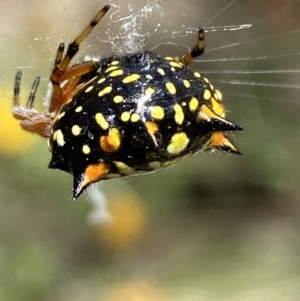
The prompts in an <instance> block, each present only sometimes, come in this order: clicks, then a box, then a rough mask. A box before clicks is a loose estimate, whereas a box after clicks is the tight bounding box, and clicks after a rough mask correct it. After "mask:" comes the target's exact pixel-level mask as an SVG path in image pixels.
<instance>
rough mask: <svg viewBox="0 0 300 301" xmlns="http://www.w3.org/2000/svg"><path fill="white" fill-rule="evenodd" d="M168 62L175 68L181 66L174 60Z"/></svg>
mask: <svg viewBox="0 0 300 301" xmlns="http://www.w3.org/2000/svg"><path fill="white" fill-rule="evenodd" d="M169 64H170V65H171V66H172V67H175V68H182V65H180V64H179V63H177V62H174V61H172V62H170V63H169Z"/></svg>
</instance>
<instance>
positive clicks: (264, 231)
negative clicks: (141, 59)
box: [0, 0, 300, 301]
mask: <svg viewBox="0 0 300 301" xmlns="http://www.w3.org/2000/svg"><path fill="white" fill-rule="evenodd" d="M108 2H110V1H108ZM112 3H113V4H114V5H113V7H112V9H111V11H110V12H109V16H111V17H109V16H108V17H105V19H104V20H103V21H102V22H101V24H100V25H99V26H98V27H97V28H96V29H95V30H94V32H93V33H92V34H91V36H90V37H89V38H88V39H87V41H85V43H84V45H83V47H82V50H81V52H80V55H84V54H86V53H89V54H95V53H100V54H101V55H104V56H106V55H109V54H110V53H111V52H112V51H116V50H117V49H118V46H119V45H122V43H127V42H128V36H127V35H126V33H127V34H128V33H132V32H135V33H136V37H137V39H136V40H135V44H134V45H138V43H140V45H139V47H140V48H141V47H142V49H152V50H153V51H156V52H157V53H160V54H162V55H181V54H182V53H185V52H186V51H187V49H188V47H192V46H193V45H194V43H195V33H193V32H189V31H193V30H192V29H195V28H196V27H198V26H202V25H203V26H205V27H206V28H207V29H208V33H207V35H206V36H207V49H206V53H205V55H203V57H200V58H199V59H198V60H197V62H195V63H194V64H193V65H192V68H194V69H197V70H199V71H200V72H201V73H206V74H207V76H208V77H209V78H210V79H211V80H212V82H213V83H214V85H215V86H217V87H219V88H220V90H221V91H222V92H223V96H224V101H225V103H226V107H227V108H228V110H229V113H228V116H229V119H230V120H233V121H235V122H237V123H239V124H240V125H241V126H243V127H244V129H245V131H244V132H242V133H238V134H236V135H235V136H234V138H233V139H234V141H235V143H236V145H237V146H238V147H239V149H240V150H241V152H242V153H243V156H234V155H228V154H224V153H221V152H216V153H203V154H201V153H200V154H198V155H195V156H194V157H192V158H190V159H187V160H184V161H182V162H181V163H179V164H177V165H176V166H173V167H170V168H169V169H165V170H163V171H161V172H157V173H155V174H152V175H148V176H140V177H133V178H125V179H121V180H111V181H106V182H103V183H100V184H99V185H98V189H101V191H102V192H104V193H105V198H106V201H107V206H108V212H106V213H105V212H103V210H102V211H101V208H100V205H101V200H100V199H99V200H98V201H97V200H93V199H91V197H89V196H88V194H84V195H83V196H82V197H80V199H79V200H78V201H77V202H75V203H73V202H72V201H71V186H72V179H71V176H70V175H68V174H65V173H63V172H60V171H52V170H48V169H47V164H48V161H49V158H50V153H49V152H48V150H47V147H46V141H44V140H43V139H42V138H39V137H35V136H33V135H30V134H27V133H23V132H22V131H21V130H20V129H19V126H18V124H17V122H15V121H14V120H13V119H12V118H11V116H10V113H9V110H10V106H11V98H12V88H13V78H14V75H15V72H16V70H17V69H22V70H23V86H22V97H23V101H26V98H27V95H28V91H29V88H30V86H31V83H32V80H33V79H34V77H35V76H37V75H41V76H42V79H43V80H42V84H41V87H40V89H39V91H38V95H37V101H36V102H37V107H39V109H40V110H44V109H45V108H43V107H42V102H43V101H42V99H43V97H44V95H45V91H46V89H47V83H48V77H49V72H50V70H51V68H52V63H53V62H52V60H53V57H54V53H55V51H56V47H57V45H58V44H59V43H60V42H61V41H71V39H72V38H74V37H75V36H76V34H77V33H78V32H79V30H81V29H82V28H83V27H84V26H85V25H86V24H87V22H88V21H89V20H90V19H91V17H92V16H93V14H94V13H95V11H97V10H98V9H99V8H100V7H101V6H103V5H104V4H106V2H103V1H81V0H78V1H71V0H60V1H58V0H54V1H33V0H19V1H15V0H7V1H1V2H0V16H1V18H0V20H1V21H0V42H1V50H0V51H1V55H0V68H1V69H0V91H1V93H0V98H1V111H0V120H1V124H0V217H1V218H0V300H5V301H15V300H19V301H25V300H31V301H32V300H39V301H48V300H57V301H60V300H72V301H82V300H105V301H106V300H107V301H115V300H124V301H127V300H128V301H154V300H166V301H202V300H203V301H213V300H227V301H235V300H243V301H244V300H246V301H247V300H249V301H250V300H251V301H253V300H284V301H292V300H295V301H297V300H300V200H299V195H300V190H299V179H300V178H299V170H300V160H299V159H298V158H299V155H298V151H299V147H300V142H299V135H300V120H299V118H298V117H299V112H300V108H299V105H300V100H299V88H300V84H299V83H300V78H299V70H300V59H299V54H300V43H299V41H300V19H299V15H300V1H271V0H261V1H250V0H236V1H227V0H226V1H225V0H224V1H217V0H186V1H182V2H176V6H175V5H174V2H173V1H171V0H164V1H162V2H160V1H156V0H149V1H146V0H143V1H137V0H132V1H126V2H123V1H121V0H116V1H114V2H112ZM145 6H146V7H145ZM158 24H160V25H159V26H158ZM240 24H252V27H251V28H249V29H244V30H239V31H224V30H223V31H216V32H214V31H212V28H210V27H216V26H223V28H224V27H225V26H230V25H240ZM108 28H109V31H108ZM120 28H122V29H123V30H125V29H126V30H127V31H126V30H125V33H124V32H122V30H120ZM113 37H116V38H113ZM124 37H125V38H124ZM126 45H127V44H126ZM141 45H142V46H141ZM131 46H132V45H131ZM124 49H125V46H124ZM80 55H79V56H78V57H80ZM90 192H91V194H93V193H94V195H95V194H97V190H96V188H91V189H90ZM99 204H100V205H99ZM101 213H102V217H101ZM92 217H93V218H92ZM97 217H98V218H97Z"/></svg>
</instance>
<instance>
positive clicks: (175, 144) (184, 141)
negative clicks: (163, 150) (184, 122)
mask: <svg viewBox="0 0 300 301" xmlns="http://www.w3.org/2000/svg"><path fill="white" fill-rule="evenodd" d="M189 141H190V139H189V138H188V137H187V135H186V133H184V132H179V133H176V134H174V135H173V136H172V138H171V142H170V144H169V145H168V147H167V151H168V153H169V154H171V155H176V154H179V153H181V152H182V151H183V150H184V149H185V148H186V147H187V145H188V143H189Z"/></svg>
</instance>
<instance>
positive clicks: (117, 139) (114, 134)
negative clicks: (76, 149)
mask: <svg viewBox="0 0 300 301" xmlns="http://www.w3.org/2000/svg"><path fill="white" fill-rule="evenodd" d="M120 145H121V135H120V132H119V130H118V129H117V128H112V129H111V130H110V131H109V134H108V135H107V136H102V137H101V138H100V147H101V148H102V149H103V150H104V151H105V152H109V153H110V152H115V151H117V150H118V149H119V147H120Z"/></svg>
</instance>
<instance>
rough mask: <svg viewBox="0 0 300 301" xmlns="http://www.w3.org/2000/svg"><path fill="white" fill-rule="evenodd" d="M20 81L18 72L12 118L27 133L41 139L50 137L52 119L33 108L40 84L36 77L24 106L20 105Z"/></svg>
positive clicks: (20, 75) (20, 73)
mask: <svg viewBox="0 0 300 301" xmlns="http://www.w3.org/2000/svg"><path fill="white" fill-rule="evenodd" d="M21 80H22V72H21V71H18V72H17V74H16V78H15V87H14V97H13V108H12V113H13V116H14V117H15V118H16V119H18V120H20V121H21V122H20V125H21V127H22V128H23V129H24V130H26V131H29V132H32V133H36V134H38V135H40V136H42V137H46V138H48V137H50V129H51V125H52V120H53V118H52V117H51V116H50V115H49V116H47V115H43V114H41V113H39V112H38V111H37V110H35V109H34V108H33V104H34V99H35V94H36V91H37V88H38V85H39V82H40V77H37V78H36V79H35V80H34V82H33V84H32V88H31V92H30V95H29V98H28V101H27V105H26V106H24V107H23V106H21V105H20V96H19V95H20V87H21Z"/></svg>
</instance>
